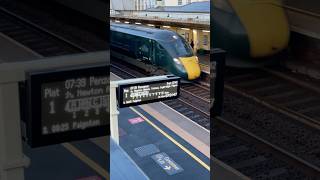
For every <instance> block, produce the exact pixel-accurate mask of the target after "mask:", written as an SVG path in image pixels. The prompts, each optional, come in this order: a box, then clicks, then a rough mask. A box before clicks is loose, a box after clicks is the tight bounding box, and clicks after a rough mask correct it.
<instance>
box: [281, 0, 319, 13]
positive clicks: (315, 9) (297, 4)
mask: <svg viewBox="0 0 320 180" xmlns="http://www.w3.org/2000/svg"><path fill="white" fill-rule="evenodd" d="M284 4H285V5H287V6H290V7H293V8H297V9H301V10H304V11H308V12H311V13H315V14H319V13H320V1H310V0H305V1H301V0H285V1H284Z"/></svg>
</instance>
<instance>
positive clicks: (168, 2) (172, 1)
mask: <svg viewBox="0 0 320 180" xmlns="http://www.w3.org/2000/svg"><path fill="white" fill-rule="evenodd" d="M200 1H208V0H191V2H200ZM164 2H165V4H164V5H165V6H178V0H164ZM187 2H188V0H182V5H186V4H187Z"/></svg>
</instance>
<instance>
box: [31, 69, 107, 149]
mask: <svg viewBox="0 0 320 180" xmlns="http://www.w3.org/2000/svg"><path fill="white" fill-rule="evenodd" d="M28 76H29V78H28V80H27V82H28V89H27V91H28V94H29V97H28V101H27V103H28V104H29V109H30V111H29V112H30V113H29V119H28V123H27V124H28V126H27V128H28V129H27V131H28V134H29V136H28V139H29V141H30V142H31V146H32V147H36V146H42V145H49V144H55V143H60V142H69V141H73V140H82V139H88V138H92V137H98V136H103V135H108V134H109V133H110V130H109V121H110V117H109V87H110V86H109V78H110V76H109V73H108V66H104V65H102V66H96V67H86V68H85V67H82V68H78V69H70V70H63V71H54V72H48V73H42V72H41V73H39V72H32V73H29V74H28Z"/></svg>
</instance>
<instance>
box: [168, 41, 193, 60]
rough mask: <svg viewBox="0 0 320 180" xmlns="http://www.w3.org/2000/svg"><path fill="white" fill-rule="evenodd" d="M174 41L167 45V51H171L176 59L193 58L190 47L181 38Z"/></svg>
mask: <svg viewBox="0 0 320 180" xmlns="http://www.w3.org/2000/svg"><path fill="white" fill-rule="evenodd" d="M174 39H175V40H174V41H173V42H171V43H169V44H168V45H169V49H170V50H171V51H173V53H174V54H175V55H177V56H178V57H191V56H193V51H192V49H191V47H190V45H189V44H188V43H187V42H186V41H185V40H184V39H183V38H182V37H178V38H174Z"/></svg>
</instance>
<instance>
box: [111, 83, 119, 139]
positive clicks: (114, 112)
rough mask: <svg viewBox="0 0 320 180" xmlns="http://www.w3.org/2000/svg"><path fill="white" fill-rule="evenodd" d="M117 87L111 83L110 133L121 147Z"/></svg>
mask: <svg viewBox="0 0 320 180" xmlns="http://www.w3.org/2000/svg"><path fill="white" fill-rule="evenodd" d="M117 87H118V84H117V83H116V82H114V81H111V82H110V131H111V138H112V139H113V140H114V141H115V142H116V143H117V144H118V145H119V129H118V115H119V111H118V106H117Z"/></svg>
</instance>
